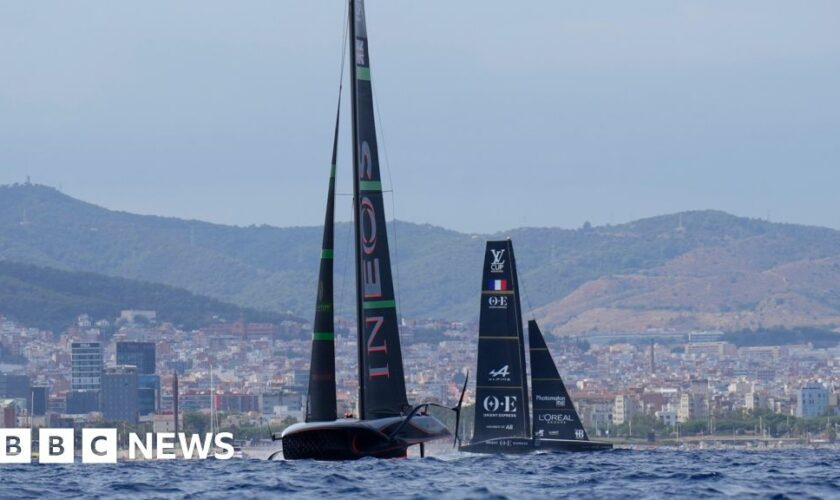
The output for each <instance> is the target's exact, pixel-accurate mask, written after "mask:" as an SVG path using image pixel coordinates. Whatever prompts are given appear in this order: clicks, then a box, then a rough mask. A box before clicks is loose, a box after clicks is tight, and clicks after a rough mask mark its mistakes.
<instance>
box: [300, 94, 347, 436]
mask: <svg viewBox="0 0 840 500" xmlns="http://www.w3.org/2000/svg"><path fill="white" fill-rule="evenodd" d="M339 99H340V98H339ZM340 109H341V104H340V100H339V111H337V112H336V115H335V135H334V136H333V151H332V166H331V169H330V188H329V194H328V196H327V214H326V217H325V219H324V238H323V241H322V244H321V268H320V270H319V274H318V296H317V298H316V301H315V324H314V328H313V332H312V358H311V360H310V364H309V400H308V401H309V407H308V410H307V414H306V421H307V422H329V421H332V420H335V419H336V418H337V415H336V400H335V325H334V317H333V314H334V311H333V240H334V236H335V228H334V223H335V164H336V156H337V152H338V124H339V115H340Z"/></svg>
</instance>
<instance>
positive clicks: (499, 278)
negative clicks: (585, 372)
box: [460, 239, 612, 453]
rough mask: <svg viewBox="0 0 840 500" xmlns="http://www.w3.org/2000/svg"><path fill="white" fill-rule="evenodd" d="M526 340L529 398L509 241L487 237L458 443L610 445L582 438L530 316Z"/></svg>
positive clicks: (480, 446) (511, 449)
mask: <svg viewBox="0 0 840 500" xmlns="http://www.w3.org/2000/svg"><path fill="white" fill-rule="evenodd" d="M528 343H529V345H528V347H529V349H528V351H529V354H530V361H531V387H532V391H531V393H530V398H529V392H528V378H527V370H526V365H525V332H524V330H523V328H522V307H521V305H520V300H519V277H518V275H517V272H516V259H515V257H514V254H513V243H512V242H511V241H510V240H509V239H508V240H501V241H488V242H487V247H486V251H485V259H484V273H483V276H482V289H481V313H480V317H479V326H478V363H477V364H478V369H477V376H476V392H475V394H476V405H475V425H474V429H475V430H474V433H473V437H472V440H471V442H470V443H468V444H466V445H463V446H461V447H460V450H461V451H465V452H472V453H530V452H534V451H538V450H558V451H594V450H604V449H610V448H612V445H611V444H609V443H601V442H597V441H590V440H589V436H588V435H587V434H586V429H584V427H583V424H582V423H581V420H580V417H579V416H578V414H577V411H576V410H575V407H574V405H573V404H572V399H571V398H570V397H569V393H568V391H567V390H566V386H565V385H564V384H563V379H562V378H561V377H560V373H559V372H558V371H557V366H556V365H555V364H554V360H553V359H552V358H551V353H549V351H548V346H547V345H546V343H545V339H544V338H543V336H542V332H540V329H539V326H538V325H537V322H536V321H535V320H531V321H529V322H528ZM529 406H532V407H533V411H532V412H531V411H529ZM529 415H530V416H531V418H529Z"/></svg>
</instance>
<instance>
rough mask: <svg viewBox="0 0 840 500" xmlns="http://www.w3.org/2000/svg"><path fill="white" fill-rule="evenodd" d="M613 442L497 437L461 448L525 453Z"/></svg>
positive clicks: (598, 447)
mask: <svg viewBox="0 0 840 500" xmlns="http://www.w3.org/2000/svg"><path fill="white" fill-rule="evenodd" d="M612 447H613V445H612V444H611V443H603V442H600V441H579V440H574V439H531V438H522V437H519V438H495V439H488V440H486V441H479V442H477V443H469V444H466V445H464V446H461V447H460V448H459V450H460V451H463V452H467V453H484V454H499V453H504V454H525V453H534V452H538V451H572V452H579V451H601V450H611V449H612Z"/></svg>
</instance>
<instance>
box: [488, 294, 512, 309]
mask: <svg viewBox="0 0 840 500" xmlns="http://www.w3.org/2000/svg"><path fill="white" fill-rule="evenodd" d="M487 306H488V307H489V308H490V309H507V307H508V298H507V297H505V296H501V297H500V296H496V295H491V296H490V297H488V298H487Z"/></svg>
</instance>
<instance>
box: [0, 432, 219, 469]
mask: <svg viewBox="0 0 840 500" xmlns="http://www.w3.org/2000/svg"><path fill="white" fill-rule="evenodd" d="M81 437H82V439H81V445H80V446H81V457H82V463H90V464H115V463H117V455H118V453H117V451H118V450H117V448H118V446H117V429H82V436H81ZM75 438H76V434H75V432H74V430H73V429H39V430H38V443H37V446H38V449H37V450H33V449H32V446H33V443H32V431H30V430H29V429H0V464H27V463H30V462H32V452H33V451H37V452H38V462H39V463H42V464H72V463H73V462H74V461H75V457H76V440H75ZM232 442H233V434H231V433H230V432H220V433H219V434H215V435H213V434H204V435H203V436H202V435H200V434H189V435H188V434H186V433H183V432H179V433H177V434H176V433H174V432H159V433H157V434H151V433H149V434H145V435H143V436H141V435H139V434H135V433H131V434H129V435H128V459H129V460H139V459H143V460H174V459H176V458H179V456H178V451H179V450H180V452H181V457H183V458H184V459H206V458H209V457H210V456H212V457H213V458H216V459H219V460H227V459H230V458H233V455H234V449H233V444H232ZM211 452H212V453H211Z"/></svg>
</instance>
